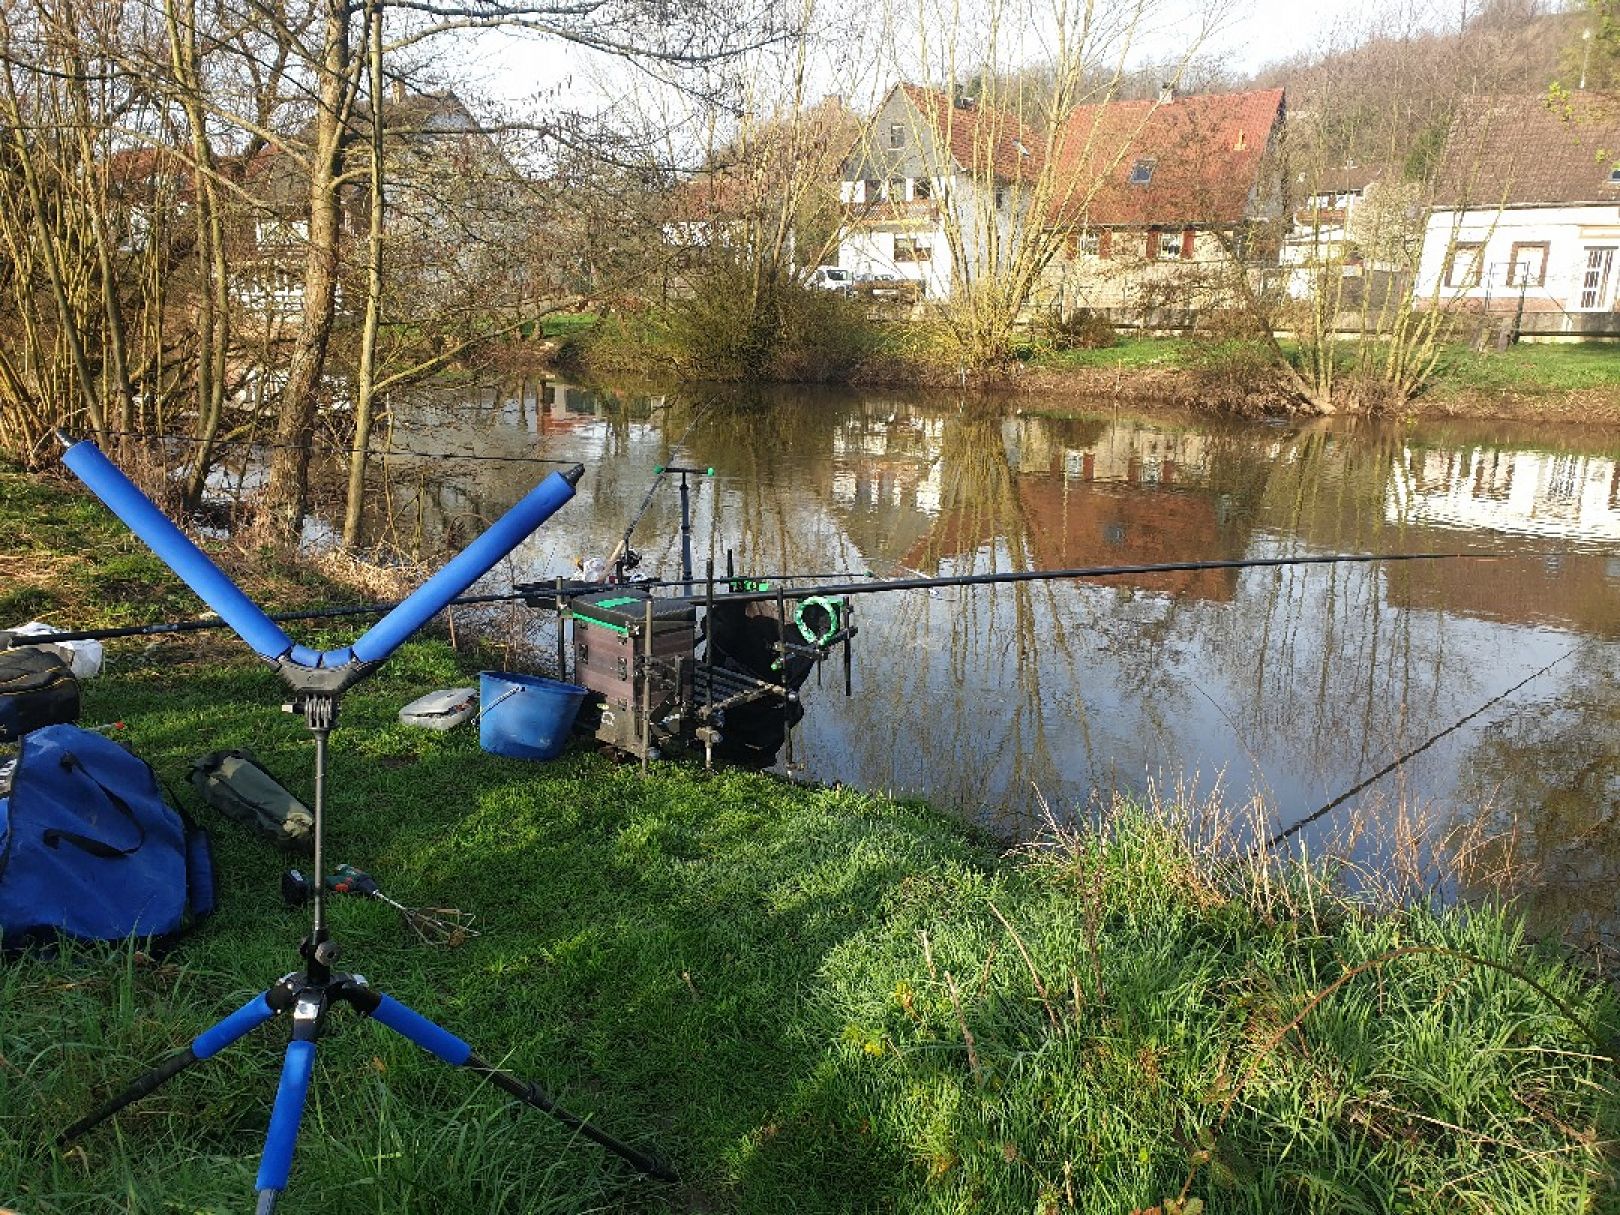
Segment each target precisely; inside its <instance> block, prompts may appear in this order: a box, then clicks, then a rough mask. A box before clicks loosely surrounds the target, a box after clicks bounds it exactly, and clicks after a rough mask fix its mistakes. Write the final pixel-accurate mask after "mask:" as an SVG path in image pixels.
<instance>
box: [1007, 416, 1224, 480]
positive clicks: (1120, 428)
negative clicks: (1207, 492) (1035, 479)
mask: <svg viewBox="0 0 1620 1215" xmlns="http://www.w3.org/2000/svg"><path fill="white" fill-rule="evenodd" d="M1003 439H1004V440H1005V442H1006V444H1007V451H1008V455H1009V457H1010V458H1011V460H1012V463H1013V466H1014V467H1015V468H1016V469H1017V470H1018V471H1019V472H1020V473H1059V474H1061V475H1063V476H1064V477H1070V478H1079V479H1080V480H1083V481H1123V482H1126V483H1127V484H1131V485H1189V484H1193V485H1199V484H1203V483H1205V482H1206V481H1207V480H1208V478H1209V472H1210V452H1211V445H1210V436H1209V435H1207V434H1178V433H1171V432H1166V431H1161V430H1155V429H1153V428H1151V427H1148V426H1143V425H1140V424H1136V425H1120V424H1112V423H1098V422H1084V421H1078V422H1058V421H1053V420H1050V419H1044V418H1027V417H1025V418H1014V419H1011V420H1010V421H1009V422H1008V424H1007V425H1006V426H1005V427H1004V428H1003Z"/></svg>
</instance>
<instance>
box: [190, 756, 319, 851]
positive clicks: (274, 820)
mask: <svg viewBox="0 0 1620 1215" xmlns="http://www.w3.org/2000/svg"><path fill="white" fill-rule="evenodd" d="M191 784H192V787H193V788H195V789H196V790H197V793H198V795H199V796H201V798H202V799H203V801H205V802H207V803H208V804H209V805H210V806H212V807H213V808H214V809H216V810H218V811H219V812H220V813H221V814H223V815H225V817H226V818H229V819H233V820H234V821H236V822H238V823H241V824H242V825H243V826H244V827H246V828H248V830H250V831H252V832H253V833H254V834H255V835H258V836H260V837H261V838H263V839H267V840H269V841H270V842H271V843H273V844H276V845H278V846H279V847H282V848H290V849H292V850H294V851H297V852H308V851H310V850H311V849H312V848H313V846H314V837H313V834H312V833H313V831H314V828H315V816H314V815H312V814H310V812H309V811H308V810H307V809H305V807H304V803H303V802H301V801H299V800H298V799H297V798H296V797H294V796H293V795H292V794H291V793H289V792H287V790H286V789H284V788H282V786H281V784H280V782H278V781H277V780H276V778H275V777H273V776H271V775H270V773H268V772H266V771H265V770H264V766H263V765H262V764H260V763H259V761H258V758H257V757H256V756H255V755H254V754H253V752H252V751H249V750H247V749H246V748H245V747H244V748H243V749H242V750H240V751H213V752H210V753H209V754H207V755H204V756H203V757H202V758H201V759H196V760H193V761H192V762H191Z"/></svg>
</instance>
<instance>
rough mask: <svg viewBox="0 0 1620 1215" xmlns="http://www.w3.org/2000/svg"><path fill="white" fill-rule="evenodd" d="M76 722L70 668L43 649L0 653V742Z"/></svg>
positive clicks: (76, 706) (24, 647) (75, 695)
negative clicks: (44, 728) (29, 732)
mask: <svg viewBox="0 0 1620 1215" xmlns="http://www.w3.org/2000/svg"><path fill="white" fill-rule="evenodd" d="M78 718H79V681H78V680H77V679H75V678H74V677H73V667H72V666H71V665H70V664H69V663H68V662H66V661H65V660H64V659H63V658H62V657H61V656H60V655H58V654H56V653H54V652H53V651H52V650H50V649H48V648H46V647H44V646H33V645H20V646H16V647H14V648H12V649H9V650H0V742H15V741H16V740H17V739H19V738H21V737H22V736H23V735H24V734H26V733H28V731H30V730H37V729H39V728H40V727H41V726H54V725H60V724H61V723H63V722H69V721H77V720H78Z"/></svg>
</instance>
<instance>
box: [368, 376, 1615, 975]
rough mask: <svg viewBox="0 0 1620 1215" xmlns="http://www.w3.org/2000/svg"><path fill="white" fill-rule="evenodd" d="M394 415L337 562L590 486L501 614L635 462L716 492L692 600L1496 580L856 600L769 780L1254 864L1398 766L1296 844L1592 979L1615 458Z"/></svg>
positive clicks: (531, 394) (729, 415)
mask: <svg viewBox="0 0 1620 1215" xmlns="http://www.w3.org/2000/svg"><path fill="white" fill-rule="evenodd" d="M394 409H395V417H394V421H393V424H392V427H391V429H390V431H389V433H388V435H387V437H386V439H385V440H384V441H385V442H386V443H387V444H389V445H390V448H391V454H390V455H389V456H388V458H387V460H386V462H385V463H384V464H383V465H382V466H381V467H380V468H379V470H378V471H377V473H376V475H375V477H374V486H373V491H372V510H371V512H370V515H369V516H368V527H369V530H370V533H371V535H372V536H373V537H374V538H376V537H383V538H386V539H389V540H391V541H392V542H394V543H396V544H398V545H399V546H401V547H403V548H406V549H411V550H417V551H425V552H428V553H432V552H442V551H443V549H444V548H445V547H447V546H454V545H457V544H460V543H464V542H465V541H466V539H468V538H469V537H470V536H471V535H473V534H475V533H476V531H477V530H478V528H479V527H480V526H481V525H482V523H483V522H485V521H487V520H489V519H491V518H493V517H494V516H496V515H497V514H499V513H500V512H501V511H502V510H504V509H505V508H506V507H507V506H509V505H510V504H511V503H512V502H513V501H515V500H516V499H517V497H519V496H520V495H521V494H522V493H523V492H524V491H526V490H527V489H528V488H529V487H530V486H531V485H532V484H533V483H534V482H535V481H536V480H537V479H538V478H539V477H541V476H543V475H544V474H545V473H546V472H547V471H549V469H550V468H551V467H552V465H550V464H546V463H541V462H536V461H548V460H549V461H559V460H560V461H567V462H573V461H579V462H581V463H583V464H584V465H585V466H586V469H587V472H586V475H585V478H584V480H583V481H582V482H581V484H580V487H579V495H578V497H577V499H576V500H575V501H574V502H573V503H571V504H570V505H569V506H567V507H566V508H565V509H564V510H563V511H562V512H561V513H559V514H558V515H557V516H556V517H555V518H554V519H553V520H552V522H551V523H550V524H549V525H547V526H546V527H545V528H543V529H541V530H540V531H539V532H537V533H536V534H535V535H534V536H532V537H530V539H529V540H528V541H526V542H525V543H524V544H523V545H522V546H521V547H520V548H519V549H518V550H517V551H516V552H515V553H514V555H513V557H512V559H511V561H510V562H509V563H508V565H507V567H506V568H504V569H502V570H501V571H498V573H497V575H495V576H493V577H494V578H495V581H496V583H497V584H498V583H500V582H501V581H503V580H510V579H530V578H550V577H552V576H554V575H556V574H559V573H562V574H567V573H571V572H572V571H573V569H574V567H575V564H576V562H577V560H578V559H580V558H582V557H589V556H603V557H605V556H607V555H608V554H609V553H610V552H611V551H612V549H613V547H614V545H615V543H616V541H617V538H618V535H619V533H620V532H621V531H622V529H623V527H624V524H625V521H626V520H627V518H628V517H629V516H631V515H632V514H633V513H634V512H635V510H636V508H637V506H638V505H639V503H640V502H641V500H642V498H643V495H644V494H645V493H646V491H647V489H648V486H649V485H650V484H651V483H652V478H653V475H654V469H655V467H657V466H659V465H663V464H666V463H684V464H689V465H694V466H700V467H705V468H707V467H712V468H713V469H714V475H713V477H712V478H711V477H699V478H693V493H694V497H693V524H694V532H695V536H694V549H695V555H696V564H697V568H698V570H699V571H701V570H702V568H703V563H704V561H705V560H707V559H709V558H711V557H712V558H713V559H715V561H716V562H717V565H718V566H720V567H721V568H723V567H724V564H725V559H726V552H727V550H731V551H732V552H734V554H735V558H736V561H737V564H738V567H739V569H740V570H742V571H746V572H749V573H754V574H777V573H782V572H818V573H820V572H826V573H830V574H832V573H837V574H843V573H845V572H849V573H855V574H857V575H864V574H867V573H870V574H872V575H875V576H877V577H880V578H887V577H896V576H902V577H903V576H913V575H914V574H916V573H921V574H928V575H932V574H944V573H966V572H984V571H991V570H997V571H1001V570H1023V569H1034V568H1055V567H1071V566H1085V565H1097V564H1120V563H1150V562H1179V561H1192V560H1201V559H1205V558H1240V557H1272V556H1285V555H1307V554H1318V553H1329V552H1341V551H1342V552H1394V551H1445V552H1477V553H1487V554H1497V555H1499V556H1498V559H1494V560H1490V561H1477V560H1467V561H1444V562H1433V563H1407V564H1401V565H1383V566H1379V565H1339V566H1314V567H1302V568H1288V569H1255V570H1244V571H1236V570H1208V571H1197V572H1181V573H1170V574H1156V575H1146V576H1138V577H1134V578H1126V579H1120V578H1115V579H1111V580H1108V581H1098V582H1088V583H1073V582H1071V583H1050V584H1022V585H1018V586H999V587H988V588H982V589H974V590H947V591H937V592H932V593H930V592H923V591H913V592H906V593H894V594H887V595H869V596H865V597H864V598H863V599H862V600H861V601H860V603H859V613H858V621H859V624H860V629H861V633H860V637H859V639H858V641H857V643H856V651H855V695H854V696H853V697H852V698H851V699H848V700H846V699H844V697H843V695H842V686H841V680H840V679H838V678H836V677H835V678H830V679H828V680H827V681H826V684H825V686H822V687H819V688H818V687H817V686H816V685H815V683H814V682H812V684H811V685H810V686H809V688H808V691H807V713H806V716H805V719H804V721H803V723H802V725H801V726H800V727H799V728H798V729H797V731H796V732H795V739H794V760H795V764H794V775H796V776H799V777H802V778H805V779H809V780H813V781H819V782H843V783H846V784H849V785H853V786H857V787H859V788H861V789H868V790H884V791H888V792H892V793H895V794H899V795H903V796H907V795H915V796H918V797H923V798H926V799H928V800H929V801H931V802H933V803H934V804H936V805H938V806H941V807H944V808H947V809H950V810H953V811H955V812H957V813H959V814H961V815H963V816H965V817H967V818H970V819H973V820H975V821H978V822H981V823H983V824H985V825H987V826H990V827H991V828H993V829H995V830H997V831H999V832H1001V833H1003V834H1008V835H1014V836H1023V835H1027V834H1029V833H1031V832H1032V831H1034V830H1036V829H1038V827H1039V825H1040V823H1041V822H1042V821H1043V819H1044V817H1045V816H1046V815H1047V814H1048V813H1050V814H1053V815H1056V816H1058V817H1062V818H1073V817H1084V816H1086V815H1089V814H1093V813H1096V812H1098V810H1099V809H1101V808H1103V807H1105V806H1106V805H1107V803H1108V801H1109V799H1110V798H1111V797H1112V796H1113V795H1114V794H1115V793H1116V792H1118V793H1127V794H1133V795H1137V796H1157V797H1159V798H1161V799H1165V800H1172V799H1179V800H1180V801H1182V802H1183V803H1185V804H1189V805H1199V806H1213V805H1220V806H1224V807H1227V808H1228V810H1227V813H1229V814H1233V815H1236V816H1237V817H1238V818H1240V819H1246V818H1247V816H1249V815H1250V814H1252V813H1253V811H1254V809H1255V808H1258V809H1259V810H1260V812H1261V813H1263V814H1264V816H1265V818H1266V820H1267V823H1268V828H1267V829H1268V830H1269V831H1270V832H1276V831H1280V830H1283V829H1286V828H1289V827H1291V826H1294V825H1296V824H1298V823H1300V821H1301V820H1303V819H1305V818H1307V816H1310V815H1313V814H1318V812H1321V811H1323V808H1324V807H1327V806H1329V805H1330V803H1333V802H1335V800H1336V799H1339V798H1340V797H1341V796H1342V795H1343V794H1345V793H1346V792H1347V791H1349V790H1352V789H1354V788H1355V787H1356V786H1358V785H1359V784H1361V783H1362V782H1364V781H1366V780H1367V779H1368V778H1369V777H1371V776H1372V775H1374V774H1376V773H1378V772H1380V771H1381V770H1383V769H1385V768H1386V767H1390V766H1391V765H1392V764H1393V767H1392V768H1391V770H1390V771H1389V772H1388V773H1387V774H1386V775H1384V776H1382V777H1380V778H1379V779H1377V780H1374V781H1372V782H1371V783H1370V784H1368V785H1367V787H1366V788H1365V789H1364V790H1362V791H1361V792H1359V793H1356V794H1355V795H1354V796H1351V797H1349V798H1346V799H1345V800H1343V801H1342V802H1341V803H1340V804H1338V805H1336V806H1333V808H1332V809H1330V810H1327V811H1326V812H1325V813H1319V816H1318V817H1316V818H1314V819H1312V820H1311V821H1310V822H1309V824H1308V825H1307V826H1305V827H1304V828H1302V829H1301V830H1299V831H1298V832H1297V833H1296V834H1294V835H1293V836H1292V837H1291V841H1290V842H1291V843H1292V844H1294V845H1303V846H1305V847H1307V848H1309V849H1310V850H1311V851H1312V852H1313V853H1316V854H1322V853H1333V854H1335V855H1339V856H1343V857H1345V858H1346V859H1348V860H1350V861H1352V862H1353V863H1355V864H1356V865H1358V866H1359V867H1360V875H1361V879H1362V880H1364V881H1369V880H1370V881H1375V882H1381V883H1391V884H1394V883H1400V882H1406V883H1409V884H1416V885H1418V886H1421V885H1422V884H1424V883H1429V884H1431V885H1432V886H1434V887H1436V888H1438V889H1440V890H1441V891H1442V892H1443V893H1447V894H1451V893H1460V894H1463V895H1465V896H1485V895H1489V894H1493V893H1512V894H1515V895H1520V896H1522V897H1523V898H1524V899H1525V901H1526V906H1527V907H1528V908H1529V910H1530V911H1531V913H1532V916H1533V919H1534V920H1535V921H1536V923H1537V926H1538V927H1539V928H1541V929H1543V930H1559V931H1563V930H1566V929H1567V930H1568V931H1570V932H1571V933H1572V934H1573V936H1574V937H1575V938H1576V939H1577V940H1585V941H1588V942H1594V943H1595V942H1602V943H1606V944H1610V945H1613V944H1614V943H1615V939H1616V935H1617V930H1620V915H1617V912H1616V899H1615V895H1614V891H1615V889H1616V878H1617V877H1620V815H1617V807H1620V737H1617V733H1616V724H1617V720H1620V690H1617V689H1620V684H1617V680H1616V676H1617V673H1620V438H1616V437H1613V436H1610V435H1606V434H1603V433H1600V432H1585V431H1579V430H1570V431H1567V432H1561V431H1555V430H1553V431H1550V430H1548V429H1546V428H1539V429H1533V428H1524V427H1512V426H1506V425H1482V424H1477V423H1476V424H1466V425H1465V424H1460V423H1459V424H1423V425H1411V426H1403V425H1397V424H1372V423H1367V422H1321V421H1318V422H1311V423H1308V424H1301V423H1288V424H1283V423H1276V424H1270V423H1267V424H1262V423H1237V422H1229V421H1217V420H1213V419H1208V418H1202V417H1196V416H1187V415H1174V416H1166V415H1162V414H1161V415H1155V414H1153V413H1152V412H1150V411H1146V410H1139V409H1133V408H1131V407H1129V406H1128V405H1117V404H1115V403H1109V402H1101V403H1099V404H1098V406H1097V407H1096V409H1095V410H1084V409H1076V408H1075V407H1074V406H1073V404H1072V403H1066V404H1065V406H1064V407H1063V408H1061V409H1059V408H1056V407H1053V408H1043V407H1042V403H1041V402H1039V401H1037V400H1035V399H1032V398H1023V397H1013V398H1003V399H1001V400H998V401H987V400H983V399H974V398H966V399H956V398H954V397H939V396H926V395H907V394H903V393H893V392H877V391H860V392H855V391H835V390H805V389H793V390H789V389H782V390H771V391H752V392H740V391H732V390H723V389H695V388H694V389H686V390H682V391H681V392H679V393H675V394H672V395H667V396H655V397H649V396H646V395H636V394H633V393H625V394H615V393H611V392H604V391H592V390H587V389H584V388H581V387H578V386H575V385H569V384H564V383H560V382H556V381H530V382H527V383H524V384H520V385H512V386H508V387H506V388H503V389H499V390H491V389H479V390H461V391H458V392H456V393H448V394H439V395H436V396H432V397H427V398H423V399H420V400H416V401H411V402H395V405H394ZM470 457H478V458H476V459H475V458H470ZM678 520H679V513H678V497H677V494H676V492H675V491H674V489H673V486H672V484H670V483H666V484H665V485H664V486H663V487H661V488H660V489H659V491H658V492H657V493H656V494H655V495H654V497H653V498H652V502H651V505H650V507H649V509H648V511H647V514H646V516H645V518H644V519H643V520H642V522H641V524H640V526H639V528H638V530H637V534H636V540H635V545H634V547H635V548H636V549H637V550H638V551H640V552H641V553H642V554H643V555H644V559H645V568H648V569H651V570H654V571H657V572H658V573H660V574H661V575H663V576H666V577H668V576H673V575H674V574H675V573H676V572H677V570H678V566H679V547H678V540H677V528H678ZM548 629H549V623H548V622H547V621H546V620H543V619H542V620H537V621H536V622H535V623H534V624H533V626H532V639H533V640H536V641H541V642H543V641H544V639H545V637H546V636H547V630H548ZM1538 672H1539V673H1538ZM1524 681H1527V682H1524ZM1521 682H1522V686H1520V687H1518V688H1517V690H1512V691H1510V689H1514V687H1515V685H1519V684H1521ZM1504 693H1508V694H1507V695H1506V696H1504V695H1503V694H1504ZM1499 697H1501V699H1499V700H1498V699H1497V698H1499ZM1459 723H1461V724H1459ZM1437 735H1439V737H1438V739H1436V738H1435V736H1437ZM1431 740H1433V741H1431ZM1425 743H1428V744H1429V745H1428V746H1427V747H1423V744H1425ZM1419 748H1423V749H1421V750H1419ZM1413 751H1417V753H1416V754H1413V755H1409V753H1411V752H1413ZM1403 756H1404V757H1407V758H1404V759H1403V758H1402V757H1403ZM1397 761H1399V762H1397ZM1233 830H1235V831H1236V833H1237V835H1238V836H1239V837H1242V836H1243V835H1244V834H1245V832H1247V833H1249V834H1251V835H1252V833H1253V831H1254V830H1255V829H1254V828H1253V827H1252V826H1249V825H1248V824H1247V823H1246V822H1243V823H1239V824H1238V825H1237V826H1236V827H1234V828H1233Z"/></svg>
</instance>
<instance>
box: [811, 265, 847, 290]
mask: <svg viewBox="0 0 1620 1215" xmlns="http://www.w3.org/2000/svg"><path fill="white" fill-rule="evenodd" d="M808 285H809V286H810V287H811V288H812V289H813V290H820V291H837V292H840V293H841V294H843V295H850V294H852V293H853V292H854V290H855V275H854V273H853V272H852V271H849V270H845V269H844V268H843V267H842V266H817V267H816V268H815V271H814V272H813V273H812V274H811V275H810V282H809V284H808Z"/></svg>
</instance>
